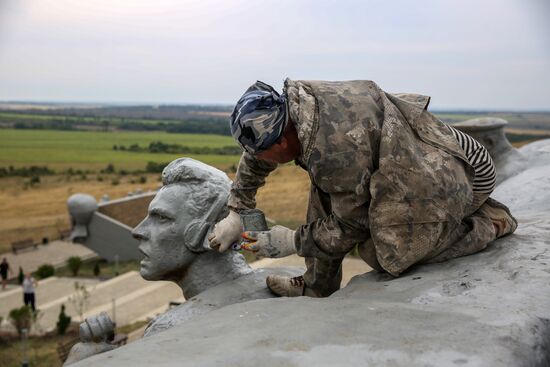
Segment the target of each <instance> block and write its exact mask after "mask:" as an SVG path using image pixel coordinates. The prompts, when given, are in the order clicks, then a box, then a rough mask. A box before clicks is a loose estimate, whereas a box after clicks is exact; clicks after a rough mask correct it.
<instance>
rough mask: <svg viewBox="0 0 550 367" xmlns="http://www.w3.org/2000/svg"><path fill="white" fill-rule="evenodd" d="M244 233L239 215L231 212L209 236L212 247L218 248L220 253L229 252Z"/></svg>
mask: <svg viewBox="0 0 550 367" xmlns="http://www.w3.org/2000/svg"><path fill="white" fill-rule="evenodd" d="M241 232H242V226H241V219H240V217H239V214H237V213H236V212H234V211H232V210H230V211H229V214H228V215H227V217H225V218H224V219H222V220H221V221H219V222H218V223H217V224H216V225H215V226H214V230H213V231H212V233H211V234H210V236H208V241H209V242H210V247H212V248H214V249H215V248H218V250H219V251H220V252H224V251H225V250H227V249H228V248H229V247H230V246H231V245H232V244H234V243H235V242H238V241H239V236H240V234H241Z"/></svg>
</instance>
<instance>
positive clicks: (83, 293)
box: [69, 282, 90, 321]
mask: <svg viewBox="0 0 550 367" xmlns="http://www.w3.org/2000/svg"><path fill="white" fill-rule="evenodd" d="M74 290H75V292H74V293H73V295H72V296H70V297H69V302H70V303H71V305H72V306H73V308H74V310H75V312H76V313H77V314H78V316H79V317H80V321H83V320H84V317H83V316H84V313H85V312H86V308H88V305H89V303H90V292H89V291H88V290H87V289H86V287H85V286H84V284H80V283H78V282H74Z"/></svg>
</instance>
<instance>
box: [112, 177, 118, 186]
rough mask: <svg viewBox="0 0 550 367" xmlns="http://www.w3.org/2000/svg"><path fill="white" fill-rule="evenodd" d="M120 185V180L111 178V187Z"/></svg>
mask: <svg viewBox="0 0 550 367" xmlns="http://www.w3.org/2000/svg"><path fill="white" fill-rule="evenodd" d="M119 183H120V180H119V179H118V178H113V179H112V180H111V185H113V186H116V185H118V184H119Z"/></svg>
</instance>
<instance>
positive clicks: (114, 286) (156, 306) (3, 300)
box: [0, 271, 182, 331]
mask: <svg viewBox="0 0 550 367" xmlns="http://www.w3.org/2000/svg"><path fill="white" fill-rule="evenodd" d="M75 281H78V282H79V283H81V284H84V285H85V286H86V289H87V290H88V292H90V298H89V303H88V306H87V307H86V312H85V313H84V317H87V316H91V315H94V314H98V313H99V312H101V311H106V312H107V313H108V314H109V315H110V316H111V317H112V316H113V315H112V311H113V298H114V299H115V305H116V309H115V310H116V315H115V318H116V322H117V324H118V326H124V325H127V324H129V323H132V322H135V321H138V320H144V319H147V318H148V317H152V316H154V315H155V314H156V313H160V312H164V311H165V310H166V309H168V304H169V302H170V301H173V300H178V299H180V298H181V297H182V294H181V289H180V288H179V287H178V286H176V285H175V284H174V283H172V282H148V281H146V280H144V279H143V278H142V277H141V276H140V275H139V273H138V272H136V271H131V272H128V273H125V274H122V275H120V276H118V277H116V278H113V279H110V280H107V281H104V282H98V281H97V280H94V279H83V278H79V279H75V278H57V277H51V278H48V279H45V280H43V281H41V282H40V283H39V286H38V287H37V288H36V298H37V305H36V306H37V308H38V309H39V310H40V312H41V316H40V318H39V327H40V329H42V330H44V331H49V330H52V329H54V328H55V325H56V322H57V318H58V315H59V311H60V308H61V305H62V304H65V312H66V314H67V315H69V316H71V317H72V320H73V321H75V322H79V321H81V320H80V319H79V316H78V315H77V312H76V310H75V309H74V307H73V305H72V304H71V302H70V301H69V299H70V297H71V296H73V295H74V293H75V291H74V282H75ZM22 304H23V295H22V291H21V289H20V288H17V289H12V290H9V291H5V292H3V293H0V315H1V316H3V317H5V318H7V316H8V314H9V311H10V310H11V309H13V308H16V307H20V306H21V305H22Z"/></svg>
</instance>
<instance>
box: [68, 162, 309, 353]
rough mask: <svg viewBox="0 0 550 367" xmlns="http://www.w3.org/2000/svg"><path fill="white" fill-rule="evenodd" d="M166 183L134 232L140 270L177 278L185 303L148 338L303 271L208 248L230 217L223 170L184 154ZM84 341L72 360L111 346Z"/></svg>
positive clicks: (263, 292) (264, 293)
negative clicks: (253, 264) (272, 279)
mask: <svg viewBox="0 0 550 367" xmlns="http://www.w3.org/2000/svg"><path fill="white" fill-rule="evenodd" d="M162 182H163V187H162V188H161V189H160V190H159V191H158V193H157V194H156V196H155V197H154V199H153V200H152V201H151V204H150V205H149V210H148V214H147V217H146V218H145V219H144V220H143V221H142V222H141V223H140V224H138V225H137V226H136V227H135V228H134V230H133V231H132V234H133V236H134V237H135V238H136V239H137V240H138V241H139V243H140V245H139V250H140V251H141V252H142V253H143V255H144V256H145V258H144V259H143V260H142V261H141V269H140V274H141V276H142V277H143V278H144V279H146V280H152V281H154V280H169V281H173V282H175V283H176V284H177V285H178V286H180V288H181V290H182V292H183V295H184V297H185V298H186V300H187V301H186V302H185V303H183V304H181V305H180V306H178V307H175V308H172V309H170V310H169V311H167V312H166V313H165V314H163V315H160V316H158V317H157V318H156V319H154V320H153V321H152V322H151V323H150V324H149V325H148V327H147V329H146V330H145V333H144V336H150V335H153V334H156V333H158V332H160V331H163V330H166V329H168V328H171V327H173V326H175V325H178V324H181V323H183V322H185V321H187V320H189V319H191V318H194V317H196V316H198V315H201V314H205V313H207V312H210V311H212V310H215V309H217V308H220V307H222V306H226V305H230V304H234V303H239V302H245V301H249V300H254V299H262V298H271V297H274V295H273V294H272V293H271V292H269V290H268V289H267V287H266V285H265V278H266V277H267V275H269V274H273V273H277V274H281V275H290V276H296V275H299V274H301V273H302V272H303V269H299V268H276V269H256V270H253V269H252V268H250V266H248V264H247V263H246V262H245V260H244V257H243V256H242V255H241V254H240V253H238V252H236V251H226V252H223V253H220V252H218V251H214V250H212V249H210V247H209V246H208V240H207V235H208V234H209V232H210V231H211V229H212V228H213V226H214V224H215V223H216V222H217V221H218V220H220V219H222V218H224V217H225V216H226V215H227V207H226V203H227V197H228V195H229V190H230V187H231V181H230V180H229V178H228V177H227V175H226V174H225V173H223V172H222V171H220V170H218V169H216V168H214V167H211V166H208V165H206V164H204V163H201V162H199V161H196V160H193V159H190V158H180V159H177V160H175V161H173V162H171V163H170V164H169V165H168V166H167V167H166V168H165V169H164V170H163V172H162ZM83 344H84V340H82V339H81V343H78V344H77V345H76V346H75V347H73V349H72V350H71V355H70V359H69V361H70V363H73V362H75V361H78V360H79V359H82V358H86V357H88V356H90V355H91V354H90V350H91V351H93V352H95V353H101V352H103V351H107V350H110V349H112V348H111V346H109V345H108V344H105V345H107V346H106V347H105V348H104V349H100V348H98V346H97V345H94V343H89V342H88V343H87V344H86V345H85V346H83ZM86 346H87V347H88V348H87V349H86V348H84V347H86ZM73 352H74V353H73ZM77 352H78V354H79V355H75V354H77ZM95 353H92V354H95ZM79 357H80V358H79Z"/></svg>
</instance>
